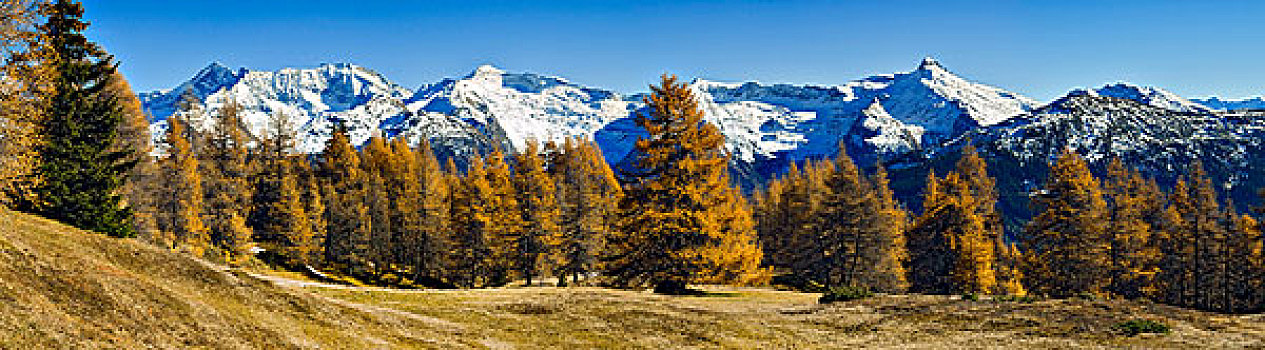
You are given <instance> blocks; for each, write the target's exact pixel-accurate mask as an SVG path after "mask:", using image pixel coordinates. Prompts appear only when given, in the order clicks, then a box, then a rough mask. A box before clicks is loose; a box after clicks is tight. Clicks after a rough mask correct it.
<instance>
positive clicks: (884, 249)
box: [871, 162, 910, 291]
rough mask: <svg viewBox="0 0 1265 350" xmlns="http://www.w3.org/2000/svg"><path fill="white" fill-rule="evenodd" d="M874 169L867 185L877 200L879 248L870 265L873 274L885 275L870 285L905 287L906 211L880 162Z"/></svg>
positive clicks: (891, 288) (906, 250)
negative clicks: (869, 183)
mask: <svg viewBox="0 0 1265 350" xmlns="http://www.w3.org/2000/svg"><path fill="white" fill-rule="evenodd" d="M874 169H875V170H874V174H873V175H872V176H871V186H873V191H874V197H875V199H876V200H877V201H878V208H879V219H878V230H879V232H878V236H879V239H878V241H879V242H880V244H881V251H879V252H878V253H879V256H878V257H877V258H876V259H875V265H874V267H873V268H875V269H877V270H878V271H877V272H876V273H875V275H877V276H884V277H885V278H884V279H883V280H881V281H876V282H875V283H874V284H873V285H872V286H873V287H874V288H876V289H879V290H884V291H905V290H906V289H908V288H909V280H908V275H909V271H908V269H907V268H906V267H905V264H906V262H907V261H908V260H909V250H908V246H909V245H908V243H909V242H908V240H907V239H906V238H905V231H906V230H908V229H909V220H910V219H909V212H908V211H906V210H905V208H904V207H903V206H902V205H901V204H900V202H898V201H897V200H896V195H895V194H894V193H892V189H891V181H890V180H889V179H888V177H887V168H885V167H883V163H882V162H878V163H877V164H875V167H874Z"/></svg>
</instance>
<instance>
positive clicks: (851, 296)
mask: <svg viewBox="0 0 1265 350" xmlns="http://www.w3.org/2000/svg"><path fill="white" fill-rule="evenodd" d="M872 296H874V293H871V292H870V289H869V288H865V287H853V286H847V287H834V288H830V290H828V291H826V292H825V293H823V294H822V295H821V298H818V299H817V302H818V303H822V304H829V303H833V302H836V301H852V300H859V299H865V298H869V297H872Z"/></svg>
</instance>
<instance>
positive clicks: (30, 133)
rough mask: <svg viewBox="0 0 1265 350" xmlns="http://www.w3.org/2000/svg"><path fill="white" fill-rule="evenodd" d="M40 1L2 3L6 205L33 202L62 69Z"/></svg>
mask: <svg viewBox="0 0 1265 350" xmlns="http://www.w3.org/2000/svg"><path fill="white" fill-rule="evenodd" d="M39 12H40V8H39V6H38V2H35V1H5V2H0V49H2V50H3V52H0V59H2V60H3V61H0V64H2V65H0V74H3V76H5V77H8V79H3V80H0V121H2V122H0V138H2V139H3V140H4V142H0V206H6V207H8V206H22V205H29V204H30V203H32V201H33V200H34V198H32V197H31V195H32V193H31V186H33V185H34V184H36V183H37V180H38V177H37V176H36V175H37V174H36V171H35V169H36V167H37V166H38V165H39V154H38V150H39V147H40V145H41V144H42V143H43V138H42V137H41V135H42V134H43V132H42V131H41V130H40V127H41V126H43V125H44V123H45V122H44V121H43V119H44V118H45V117H46V113H47V112H48V111H49V105H48V103H49V102H50V98H51V97H52V93H53V88H54V84H52V82H53V78H54V77H55V74H54V69H55V68H56V65H53V64H48V63H50V62H52V58H53V57H52V55H54V53H53V52H52V50H49V49H48V48H47V45H49V41H48V37H47V36H45V35H44V33H43V32H41V31H40V30H39V28H38V27H37V26H36V25H37V24H38V23H37V22H38V17H39Z"/></svg>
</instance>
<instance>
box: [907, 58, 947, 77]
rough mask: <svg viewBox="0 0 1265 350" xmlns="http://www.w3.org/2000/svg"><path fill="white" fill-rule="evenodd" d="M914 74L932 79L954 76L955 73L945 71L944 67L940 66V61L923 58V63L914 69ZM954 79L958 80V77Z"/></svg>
mask: <svg viewBox="0 0 1265 350" xmlns="http://www.w3.org/2000/svg"><path fill="white" fill-rule="evenodd" d="M913 73H914V74H915V75H921V76H931V77H934V76H944V75H950V76H952V75H953V73H950V72H949V70H948V69H945V68H944V66H943V65H941V64H940V61H938V60H936V59H935V58H931V57H930V56H928V57H926V58H923V59H922V62H921V63H919V64H918V68H916V69H914V71H913ZM953 77H954V78H957V76H953Z"/></svg>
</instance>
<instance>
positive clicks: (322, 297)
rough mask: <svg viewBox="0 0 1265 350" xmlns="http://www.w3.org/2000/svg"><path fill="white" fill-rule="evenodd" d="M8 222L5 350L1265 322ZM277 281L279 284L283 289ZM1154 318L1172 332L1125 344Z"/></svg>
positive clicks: (884, 342)
mask: <svg viewBox="0 0 1265 350" xmlns="http://www.w3.org/2000/svg"><path fill="white" fill-rule="evenodd" d="M259 273H260V272H258V271H257V272H246V271H241V270H233V269H223V268H219V267H216V266H214V265H209V264H206V263H204V262H201V261H198V260H194V259H191V258H188V257H185V256H182V255H179V254H175V253H171V252H167V251H165V250H162V249H159V248H155V247H151V246H148V245H145V244H142V243H139V242H136V241H131V240H117V239H111V238H106V237H103V236H100V235H94V234H87V233H83V232H79V231H76V230H74V229H71V228H68V227H66V226H63V225H60V224H57V223H54V222H51V221H48V220H43V219H39V218H33V217H30V216H26V215H22V214H14V213H10V212H0V348H20V349H25V348H76V349H79V348H143V347H156V348H269V349H272V348H347V349H358V348H466V347H469V348H496V349H510V348H571V349H576V348H760V349H769V348H797V349H801V348H896V347H899V348H1265V316H1262V315H1217V314H1209V313H1203V312H1196V311H1189V310H1184V309H1180V308H1174V307H1168V306H1163V305H1155V304H1149V303H1137V302H1128V301H1091V300H1075V299H1072V300H1044V301H1013V300H998V299H989V298H984V299H982V300H964V299H962V298H960V297H955V296H926V295H880V296H876V297H874V298H870V299H865V300H859V301H851V302H843V303H835V304H830V305H820V304H818V303H817V302H816V299H817V295H816V294H806V293H795V292H786V291H776V290H771V289H761V288H749V289H743V288H721V287H716V288H709V289H708V290H709V291H710V293H709V294H708V295H706V296H662V295H655V294H652V293H648V292H642V291H623V290H610V289H600V288H587V287H585V288H554V287H532V288H503V289H489V290H454V291H408V290H387V289H375V288H357V287H341V288H331V287H330V286H322V285H320V284H312V283H297V282H296V283H278V281H288V279H289V278H295V277H294V276H295V275H293V274H288V275H283V274H271V275H268V276H262V278H260V276H259ZM278 276H280V277H278ZM1134 319H1147V320H1154V321H1160V322H1162V323H1165V324H1167V325H1169V326H1171V327H1172V331H1171V332H1170V333H1168V334H1142V335H1137V336H1128V335H1126V334H1123V333H1122V332H1121V331H1119V330H1118V329H1116V328H1115V325H1117V324H1119V323H1120V322H1124V321H1128V320H1134Z"/></svg>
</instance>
